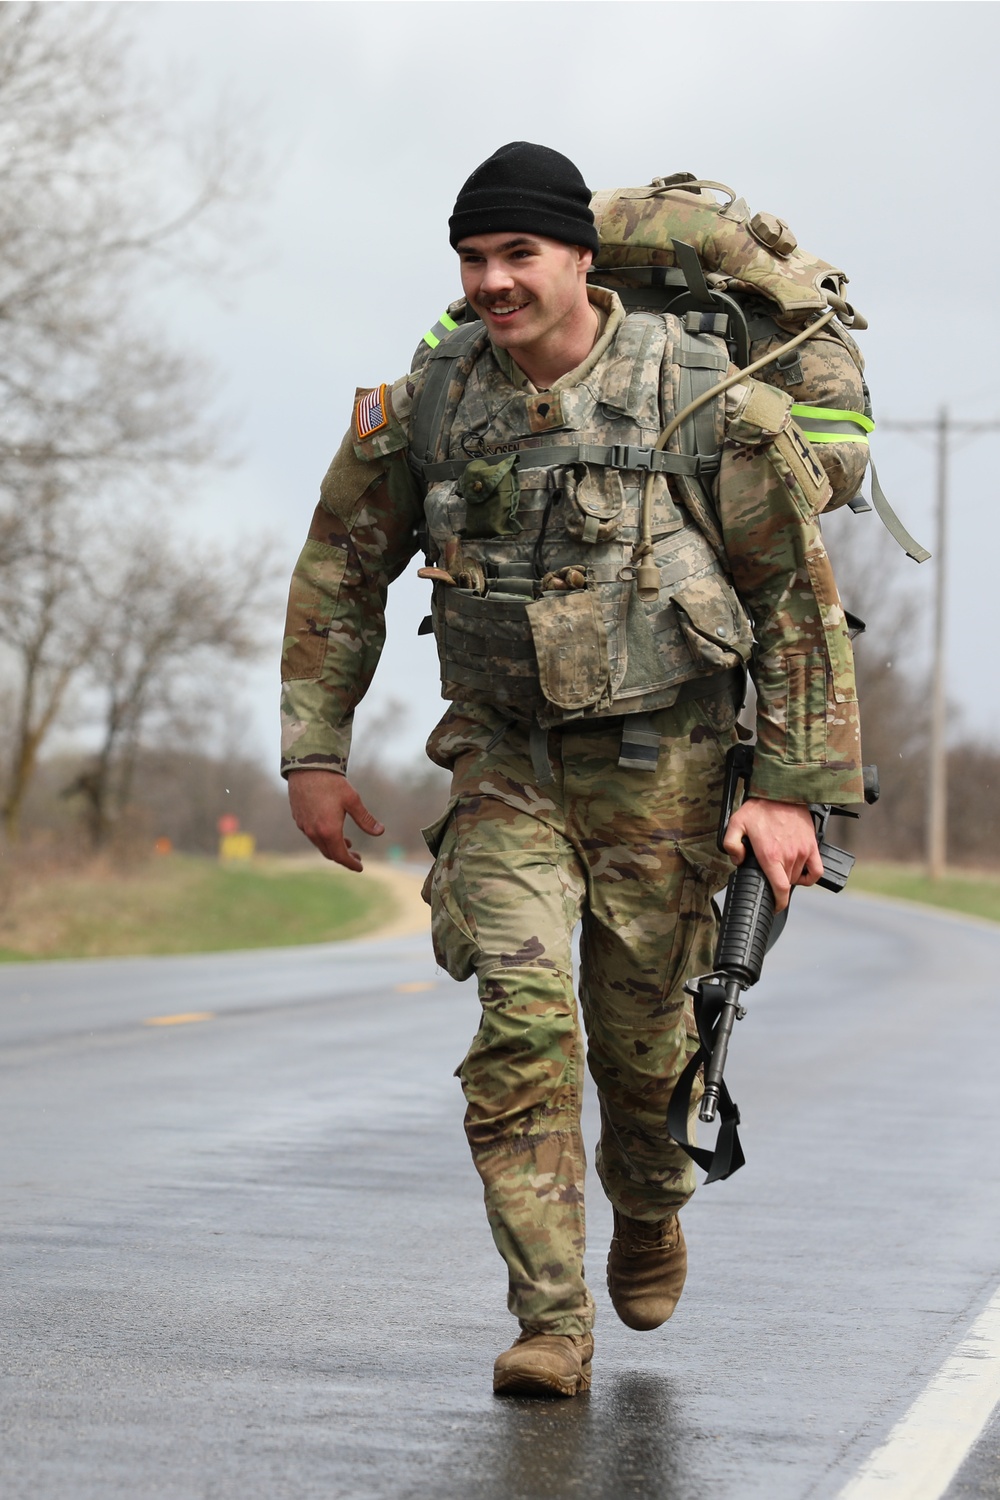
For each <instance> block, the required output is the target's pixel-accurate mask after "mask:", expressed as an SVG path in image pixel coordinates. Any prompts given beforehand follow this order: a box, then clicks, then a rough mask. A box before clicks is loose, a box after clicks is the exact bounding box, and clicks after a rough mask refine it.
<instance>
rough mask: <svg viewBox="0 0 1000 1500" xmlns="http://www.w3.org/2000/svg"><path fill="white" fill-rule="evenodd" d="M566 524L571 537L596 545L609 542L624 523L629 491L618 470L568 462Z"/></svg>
mask: <svg viewBox="0 0 1000 1500" xmlns="http://www.w3.org/2000/svg"><path fill="white" fill-rule="evenodd" d="M562 488H563V493H564V495H565V501H566V504H565V516H564V525H565V527H566V530H567V531H568V532H569V534H570V536H572V537H575V538H576V539H577V540H578V541H581V542H586V543H588V544H590V545H593V543H595V542H609V541H610V540H611V539H612V537H613V536H615V534H616V533H617V531H618V528H619V526H620V525H621V519H622V512H623V510H624V508H625V491H624V489H623V487H622V481H621V475H620V474H619V473H618V470H617V469H608V468H604V467H603V466H597V465H592V464H584V463H576V464H568V465H567V466H566V469H565V471H564V473H563V482H562Z"/></svg>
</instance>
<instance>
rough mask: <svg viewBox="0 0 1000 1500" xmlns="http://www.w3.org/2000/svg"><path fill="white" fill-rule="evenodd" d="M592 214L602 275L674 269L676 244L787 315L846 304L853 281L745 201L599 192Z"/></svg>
mask: <svg viewBox="0 0 1000 1500" xmlns="http://www.w3.org/2000/svg"><path fill="white" fill-rule="evenodd" d="M591 208H592V209H593V213H594V219H595V222H596V224H597V232H598V235H599V236H600V241H601V248H600V252H599V254H598V256H597V259H596V261H595V262H594V269H595V270H597V271H623V272H625V271H627V270H628V268H629V267H630V266H634V267H640V266H663V267H668V268H669V267H672V266H675V265H676V263H677V262H676V257H675V254H674V250H673V241H674V240H681V241H683V242H684V243H685V244H687V245H690V246H691V247H692V248H693V249H694V250H695V251H697V254H698V257H699V259H700V260H701V262H702V264H703V265H704V267H705V269H706V271H708V272H710V273H715V274H717V275H722V276H725V277H727V278H729V279H730V280H731V281H733V282H734V283H736V284H737V285H738V286H739V287H742V288H744V289H745V290H748V291H757V292H760V293H761V294H763V295H764V296H765V297H768V298H769V299H770V300H771V301H772V302H774V303H776V304H777V306H778V307H779V308H780V309H781V311H782V312H783V313H803V312H809V311H811V310H814V309H816V308H823V307H826V306H827V305H828V303H829V299H830V296H831V294H832V295H833V296H834V297H837V298H840V299H842V298H843V289H844V286H845V285H846V283H847V279H848V278H847V276H846V275H845V273H844V272H843V271H841V270H839V269H838V268H837V267H836V266H832V265H830V264H829V262H828V261H825V260H820V259H819V258H818V257H817V256H814V255H810V254H809V253H808V252H807V251H804V250H801V249H800V248H799V246H798V243H797V241H796V239H795V236H794V234H793V233H792V231H791V230H790V229H789V227H788V225H787V224H786V223H785V222H784V220H782V219H779V218H777V216H776V215H774V214H766V213H759V214H753V215H751V214H750V210H749V209H748V208H747V206H746V204H745V203H744V202H743V200H742V199H737V200H735V202H730V203H729V204H720V203H718V202H717V201H716V199H714V198H713V197H711V196H710V194H709V193H707V192H705V191H704V190H699V191H692V190H691V187H690V185H689V186H688V188H687V189H684V188H663V187H658V186H656V185H655V184H651V185H650V186H648V187H642V188H614V189H611V190H610V191H603V192H599V193H595V195H594V197H593V200H592V203H591Z"/></svg>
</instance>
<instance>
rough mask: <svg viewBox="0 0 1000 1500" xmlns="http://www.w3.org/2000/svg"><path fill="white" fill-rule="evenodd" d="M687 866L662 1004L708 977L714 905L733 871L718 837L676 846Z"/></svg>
mask: <svg viewBox="0 0 1000 1500" xmlns="http://www.w3.org/2000/svg"><path fill="white" fill-rule="evenodd" d="M677 852H678V854H679V855H680V856H681V859H682V860H683V862H684V869H683V873H682V876H681V883H680V892H679V895H678V898H677V904H676V908H675V909H676V912H677V918H676V925H675V927H674V936H673V941H672V943H671V945H670V957H669V959H668V960H667V963H666V964H665V966H664V984H663V1001H664V1003H666V1002H668V1001H673V1000H676V999H679V998H680V995H679V993H678V992H679V991H681V990H682V986H683V985H684V984H685V983H686V981H687V980H688V979H690V978H691V977H692V976H694V975H698V974H707V973H709V972H710V971H711V968H712V964H713V962H714V960H715V944H716V940H717V936H718V919H719V914H718V909H717V907H716V905H715V903H714V901H713V899H712V898H713V897H714V896H715V895H716V894H717V892H719V891H721V890H722V888H723V887H724V886H725V884H726V881H727V880H728V879H729V876H730V875H731V873H732V870H733V863H732V860H731V859H730V858H729V855H728V854H723V853H722V851H721V850H720V849H719V848H718V845H717V844H716V839H715V834H714V833H713V834H709V835H706V836H705V837H704V838H700V839H689V840H686V841H685V842H684V843H683V844H679V845H678V846H677ZM684 1018H685V1024H686V1027H687V1028H689V1029H688V1034H689V1036H690V1035H693V1034H696V1033H695V1032H694V1013H693V1011H692V1009H691V1001H690V998H685V1001H684Z"/></svg>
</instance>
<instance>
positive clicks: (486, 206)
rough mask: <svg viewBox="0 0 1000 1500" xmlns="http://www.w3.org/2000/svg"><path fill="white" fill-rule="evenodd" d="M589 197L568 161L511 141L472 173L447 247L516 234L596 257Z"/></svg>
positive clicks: (451, 221) (460, 197)
mask: <svg viewBox="0 0 1000 1500" xmlns="http://www.w3.org/2000/svg"><path fill="white" fill-rule="evenodd" d="M590 198H591V193H590V189H589V188H588V186H587V184H586V183H585V182H584V180H583V178H582V177H581V175H580V171H579V169H578V168H577V167H575V166H574V165H573V163H572V162H571V161H570V159H569V157H568V156H563V155H562V153H561V152H559V151H551V150H550V149H549V147H548V146H535V145H532V143H531V141H511V142H510V144H509V145H507V146H501V147H500V150H499V151H494V153H493V155H492V156H489V157H487V158H486V160H485V161H484V162H483V164H482V166H479V167H477V168H476V170H475V171H474V172H473V174H472V176H471V177H470V178H469V180H468V182H466V183H465V184H464V185H463V187H462V190H461V192H460V193H459V195H458V198H457V199H456V201H455V212H454V213H453V214H452V216H451V218H450V219H449V220H448V229H449V232H450V233H449V238H450V240H451V243H452V246H453V247H454V246H455V245H457V244H458V242H459V240H463V239H465V238H466V237H467V236H468V235H471V234H498V233H503V231H504V230H505V229H520V230H523V231H524V232H525V233H527V234H540V235H544V236H545V237H546V238H547V239H550V240H562V241H563V242H564V243H565V244H567V245H585V246H586V247H587V249H588V250H593V252H594V254H595V255H596V254H597V251H598V243H599V242H598V238H597V230H596V229H595V227H594V215H593V214H592V213H591V211H590Z"/></svg>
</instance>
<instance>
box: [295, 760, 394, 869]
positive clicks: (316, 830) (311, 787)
mask: <svg viewBox="0 0 1000 1500" xmlns="http://www.w3.org/2000/svg"><path fill="white" fill-rule="evenodd" d="M288 801H289V803H290V805H291V809H292V817H293V818H294V819H295V821H296V823H297V824H298V826H299V828H301V830H302V832H303V833H304V834H305V836H306V838H307V839H309V840H310V842H311V843H313V844H315V845H316V848H317V849H318V850H319V852H320V853H321V854H322V855H324V856H325V857H326V858H327V859H332V860H333V861H334V862H335V863H336V864H338V865H343V866H344V869H345V870H360V869H362V868H363V867H362V864H361V860H360V859H359V858H358V856H357V855H356V854H355V853H354V852H353V850H352V848H351V841H350V839H348V838H345V837H344V820H345V818H347V817H350V818H351V819H352V820H353V822H355V823H356V824H357V825H358V827H359V828H360V829H361V831H362V832H363V833H370V834H374V835H376V836H377V835H378V834H380V833H384V832H385V828H384V827H383V825H382V824H381V823H380V822H379V821H378V819H377V818H374V817H372V815H371V813H370V812H369V811H368V809H367V807H366V806H365V804H364V803H363V802H362V800H361V798H360V797H359V796H358V793H357V791H356V790H355V788H354V787H353V786H352V785H351V783H350V782H349V781H348V779H347V777H346V776H342V775H340V773H339V772H337V771H291V772H289V776H288Z"/></svg>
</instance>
